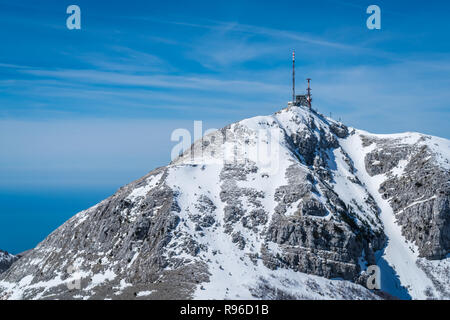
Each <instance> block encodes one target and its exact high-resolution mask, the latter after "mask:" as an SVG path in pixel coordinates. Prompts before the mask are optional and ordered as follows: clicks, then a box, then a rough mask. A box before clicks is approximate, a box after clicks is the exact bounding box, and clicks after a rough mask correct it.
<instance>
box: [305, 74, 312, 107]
mask: <svg viewBox="0 0 450 320" xmlns="http://www.w3.org/2000/svg"><path fill="white" fill-rule="evenodd" d="M306 80H308V89H306V91H307V92H308V93H307V98H306V99H307V101H308V107H309V109H310V110H311V101H312V98H311V87H310V81H311V78H308V79H306Z"/></svg>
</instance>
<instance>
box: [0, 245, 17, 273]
mask: <svg viewBox="0 0 450 320" xmlns="http://www.w3.org/2000/svg"><path fill="white" fill-rule="evenodd" d="M18 259H19V258H18V257H16V256H14V255H12V254H10V253H8V252H6V251H3V250H0V273H2V272H5V271H6V270H7V269H9V267H10V266H11V265H12V264H13V263H14V262H15V261H16V260H18Z"/></svg>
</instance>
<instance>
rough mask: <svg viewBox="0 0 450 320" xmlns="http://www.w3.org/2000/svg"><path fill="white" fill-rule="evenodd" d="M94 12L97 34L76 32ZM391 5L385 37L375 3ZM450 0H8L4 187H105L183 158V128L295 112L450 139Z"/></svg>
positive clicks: (0, 82)
mask: <svg viewBox="0 0 450 320" xmlns="http://www.w3.org/2000/svg"><path fill="white" fill-rule="evenodd" d="M71 4H77V5H79V6H80V8H81V14H82V22H81V25H82V29H81V30H68V29H67V28H66V18H67V16H68V15H67V14H66V8H67V6H69V5H71ZM370 4H377V5H379V6H380V8H381V16H382V25H381V27H382V28H381V30H368V29H367V28H366V19H367V17H368V15H367V14H366V12H365V11H366V8H367V7H368V5H370ZM449 7H450V4H449V3H447V2H439V3H437V2H435V3H433V4H431V3H429V4H425V3H424V2H423V1H351V0H345V1H334V0H323V1H300V0H296V1H231V0H230V1H134V0H128V1H98V0H97V1H92V0H89V1H84V0H77V1H71V2H69V1H60V0H59V1H51V0H47V1H41V2H37V1H18V0H16V1H4V0H0V38H1V41H2V45H1V49H0V150H2V151H1V152H2V156H1V157H0V188H1V189H5V190H16V189H17V190H23V189H27V188H28V189H30V190H33V189H36V188H39V189H41V188H44V189H45V188H56V189H59V188H94V189H95V188H104V189H105V190H110V189H113V188H116V187H119V186H120V185H123V184H125V183H127V182H130V181H132V180H133V179H136V178H138V177H140V176H142V175H143V174H145V173H146V172H148V171H150V170H152V169H153V168H155V167H157V166H161V165H164V164H166V163H167V162H168V161H169V160H170V150H171V148H172V147H173V146H174V144H175V143H174V142H171V141H170V133H171V132H172V130H173V129H175V128H179V127H184V128H187V129H191V130H192V128H193V120H203V121H204V129H207V128H211V127H214V128H218V127H221V126H223V125H226V124H227V123H230V122H234V121H237V120H240V119H242V118H246V117H251V116H255V115H262V114H271V113H273V112H275V111H277V110H278V109H280V108H282V107H284V106H285V105H286V102H287V101H288V100H289V99H290V95H291V87H290V86H291V78H290V75H291V71H290V64H291V62H290V58H291V50H292V49H293V48H295V49H296V52H297V54H296V56H297V84H298V85H297V91H302V90H303V87H304V85H305V84H304V82H303V79H304V78H306V77H307V76H308V77H311V78H312V79H313V80H312V87H313V94H314V106H315V107H316V108H318V109H319V111H321V112H322V113H324V114H326V115H329V114H330V112H331V113H332V115H333V117H335V118H342V120H343V121H344V122H345V123H347V124H349V125H352V126H355V127H358V128H362V129H366V130H368V131H372V132H376V133H391V132H400V131H419V132H424V133H429V134H433V135H438V136H442V137H445V138H450V129H449V126H448V120H449V110H450V108H449V105H450V90H449V88H450V77H449V72H450V56H449V52H450V41H449V32H450V30H449V29H450V27H449V24H448V21H447V18H448V17H447V15H448V12H449Z"/></svg>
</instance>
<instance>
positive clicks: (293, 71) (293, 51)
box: [292, 50, 295, 103]
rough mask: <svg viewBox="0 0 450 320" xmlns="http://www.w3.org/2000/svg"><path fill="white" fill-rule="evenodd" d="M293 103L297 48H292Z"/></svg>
mask: <svg viewBox="0 0 450 320" xmlns="http://www.w3.org/2000/svg"><path fill="white" fill-rule="evenodd" d="M292 103H295V50H292Z"/></svg>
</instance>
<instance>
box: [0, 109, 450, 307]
mask: <svg viewBox="0 0 450 320" xmlns="http://www.w3.org/2000/svg"><path fill="white" fill-rule="evenodd" d="M419 140H420V141H419ZM422 147H423V148H422ZM384 149H385V150H388V151H387V152H383V150H384ZM392 152H393V155H392V156H390V155H389V154H390V153H392ZM386 159H388V160H386ZM448 161H449V142H448V140H444V139H438V138H434V137H428V136H424V135H418V134H409V133H408V134H404V135H386V136H378V135H371V134H369V133H366V132H363V131H358V130H353V129H349V128H347V127H346V126H345V125H343V124H341V123H338V122H336V121H334V120H332V119H329V118H325V117H323V116H322V115H320V114H318V113H316V112H312V111H309V110H307V109H305V108H303V107H289V108H287V109H283V110H281V111H279V112H277V113H275V114H274V115H271V116H260V117H255V118H251V119H246V120H242V121H240V122H237V123H234V124H231V125H229V126H227V127H225V128H223V129H221V130H218V131H216V132H214V133H211V134H209V135H207V136H205V137H203V138H202V139H201V140H199V141H197V142H195V143H194V144H193V145H192V147H191V148H190V149H189V150H186V152H185V153H184V154H183V155H181V156H180V157H179V158H177V159H175V160H174V161H173V162H172V163H170V164H169V165H168V166H166V167H163V168H158V169H156V170H154V171H152V172H150V173H149V174H148V175H146V176H145V177H143V178H141V179H139V180H137V181H135V182H133V183H131V184H129V185H127V186H125V187H122V188H121V189H120V190H119V191H118V192H117V193H116V194H114V195H113V196H111V197H110V198H108V199H106V200H104V201H102V202H101V203H99V204H97V205H96V206H94V207H92V208H90V209H88V210H86V211H83V212H81V213H79V214H78V215H76V216H75V217H73V218H72V219H70V220H69V221H68V222H66V223H65V224H64V225H62V226H61V227H60V228H58V229H57V230H56V231H55V232H53V233H52V234H51V235H50V236H49V237H48V238H47V239H45V240H44V241H43V242H42V243H40V244H39V245H38V246H37V247H36V248H35V249H34V250H32V251H31V252H30V253H29V254H27V255H26V256H25V257H23V258H21V260H20V261H19V262H18V263H16V264H14V266H13V267H12V268H11V269H9V270H8V271H7V272H5V273H4V274H3V275H2V276H0V297H3V298H6V299H45V298H48V299H53V298H75V299H115V298H138V299H178V298H193V299H228V298H234V299H376V298H378V296H377V295H375V294H374V293H373V292H371V291H369V290H367V289H366V288H365V287H364V286H365V283H366V279H367V276H368V275H367V274H366V272H365V270H366V269H367V267H368V266H369V265H373V264H378V265H379V266H380V268H381V270H382V277H381V280H382V290H384V291H386V292H388V293H390V294H392V295H394V296H397V297H400V298H411V297H412V298H426V297H434V298H448V292H447V290H448V289H447V288H448V287H449V285H448V276H447V275H448V272H446V271H447V270H448V260H449V259H448V258H446V255H447V254H448V251H449V247H450V246H449V244H448V234H447V233H448V228H449V214H450V213H449V210H448V201H449V186H448V180H449V168H448ZM418 163H422V164H424V165H423V168H420V166H419V165H418ZM429 176H431V177H432V179H431V180H429V179H428V178H427V177H429ZM400 177H402V178H404V179H409V180H410V181H409V180H408V181H409V182H408V181H406V180H405V181H404V180H401V179H400ZM427 179H428V180H427ZM418 180H420V181H421V182H420V183H418V182H417V181H418ZM396 184H400V185H401V186H406V185H409V186H410V188H408V189H407V190H406V189H405V190H403V189H402V187H394V186H396ZM419 184H420V187H417V185H419ZM403 188H404V187H403ZM415 188H419V189H420V188H422V189H424V188H426V190H427V192H425V193H424V192H422V191H421V190H416V189H415ZM392 190H402V193H401V194H398V192H397V193H396V192H393V191H392ZM418 192H419V193H420V192H422V193H424V196H426V197H422V198H420V197H418V196H417V193H418ZM433 197H434V198H433ZM430 214H431V215H432V217H431V218H430V217H429V215H430ZM396 217H397V218H398V219H399V220H400V221H399V222H398V223H397V222H396V221H395V218H396ZM427 219H428V220H427ZM423 221H426V223H423ZM420 223H422V226H423V227H422V229H421V230H419V229H417V230H416V229H414V228H416V227H417V226H418V225H420ZM413 229H414V230H413ZM405 239H406V240H408V241H409V242H408V243H407V242H405ZM426 258H428V259H434V260H433V261H431V260H427V259H426ZM77 279H79V280H80V281H79V282H76V280H77ZM74 283H76V284H77V286H76V288H74V286H73V284H74Z"/></svg>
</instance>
